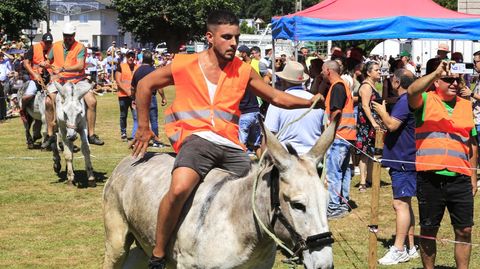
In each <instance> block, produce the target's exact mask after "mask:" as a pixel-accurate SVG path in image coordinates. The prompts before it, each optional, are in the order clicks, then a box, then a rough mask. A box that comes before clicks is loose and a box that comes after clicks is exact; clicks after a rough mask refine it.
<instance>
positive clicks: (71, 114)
mask: <svg viewBox="0 0 480 269" xmlns="http://www.w3.org/2000/svg"><path fill="white" fill-rule="evenodd" d="M55 87H56V88H57V90H58V93H59V97H60V98H58V97H57V102H58V101H60V104H58V103H57V108H58V109H57V118H58V119H59V120H62V121H64V122H65V125H66V128H67V133H66V135H67V138H68V139H69V140H70V141H74V140H75V139H76V138H77V131H78V127H82V128H83V127H85V126H82V123H83V122H82V121H83V120H84V118H85V107H84V102H83V100H82V98H83V96H84V95H85V94H86V93H87V92H88V91H89V90H90V88H91V86H90V84H87V83H84V84H82V83H78V84H77V85H75V84H73V83H71V82H67V83H66V84H65V85H63V86H62V85H60V84H59V83H57V82H55Z"/></svg>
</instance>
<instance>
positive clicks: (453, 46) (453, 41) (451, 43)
mask: <svg viewBox="0 0 480 269" xmlns="http://www.w3.org/2000/svg"><path fill="white" fill-rule="evenodd" d="M450 47H451V48H452V51H451V53H454V52H455V40H453V39H450ZM450 58H452V54H450Z"/></svg>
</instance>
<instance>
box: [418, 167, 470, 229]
mask: <svg viewBox="0 0 480 269" xmlns="http://www.w3.org/2000/svg"><path fill="white" fill-rule="evenodd" d="M417 200H418V211H419V213H420V227H422V228H438V227H440V223H441V222H442V218H443V213H444V212H445V207H446V208H447V209H448V212H449V213H450V219H451V223H452V226H453V227H454V228H457V229H461V228H466V227H472V226H473V194H472V183H471V181H470V177H469V176H466V175H458V176H454V177H450V176H442V175H437V174H435V173H434V172H417Z"/></svg>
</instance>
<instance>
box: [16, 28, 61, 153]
mask: <svg viewBox="0 0 480 269" xmlns="http://www.w3.org/2000/svg"><path fill="white" fill-rule="evenodd" d="M52 42H53V36H52V34H50V33H46V34H44V35H43V36H42V41H40V42H39V43H37V44H35V45H33V46H32V47H31V48H30V49H29V50H28V52H27V53H26V55H25V60H24V61H23V66H24V67H25V70H27V72H28V74H29V76H30V81H28V85H27V88H26V90H25V93H24V94H23V96H22V107H21V110H20V118H21V119H22V121H23V123H24V124H28V120H27V107H28V106H29V105H30V102H32V100H34V98H35V95H36V94H37V91H38V90H39V89H41V88H42V87H43V86H45V83H48V79H44V77H45V75H47V72H48V71H47V70H46V67H47V66H48V65H49V64H48V62H47V61H46V57H45V55H46V54H47V53H48V52H49V51H50V49H51V48H52ZM47 113H52V111H46V112H45V114H47ZM47 118H53V115H50V114H49V115H48V116H47ZM26 126H28V125H26ZM27 129H28V128H27ZM50 133H53V130H52V132H50ZM35 139H36V137H34V140H35ZM27 143H28V148H33V141H27Z"/></svg>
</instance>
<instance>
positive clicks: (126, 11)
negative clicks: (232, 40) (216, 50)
mask: <svg viewBox="0 0 480 269" xmlns="http://www.w3.org/2000/svg"><path fill="white" fill-rule="evenodd" d="M237 2H238V1H234V0H177V1H169V0H113V6H114V7H115V8H116V10H117V11H118V14H119V15H118V20H119V24H120V27H121V29H122V30H123V31H128V32H131V33H133V35H134V36H135V37H136V39H137V40H139V41H140V42H145V43H146V42H154V43H158V42H161V41H166V42H167V46H168V48H169V50H172V51H176V50H178V47H179V45H180V44H182V43H185V42H186V41H188V40H196V39H200V37H202V36H203V35H204V34H205V30H206V28H205V20H206V18H207V16H208V14H209V13H210V11H212V10H216V9H225V10H230V11H233V12H235V13H238V9H239V7H238V4H237Z"/></svg>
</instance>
